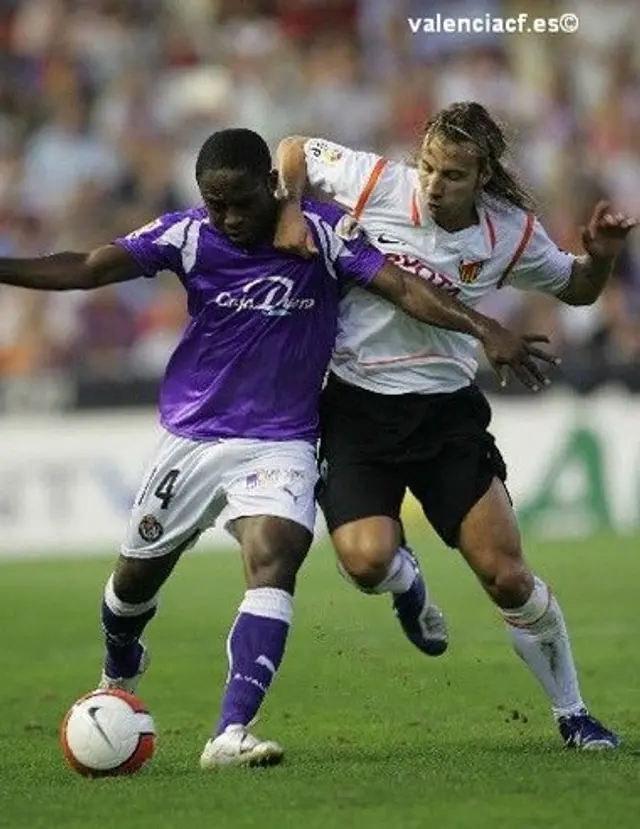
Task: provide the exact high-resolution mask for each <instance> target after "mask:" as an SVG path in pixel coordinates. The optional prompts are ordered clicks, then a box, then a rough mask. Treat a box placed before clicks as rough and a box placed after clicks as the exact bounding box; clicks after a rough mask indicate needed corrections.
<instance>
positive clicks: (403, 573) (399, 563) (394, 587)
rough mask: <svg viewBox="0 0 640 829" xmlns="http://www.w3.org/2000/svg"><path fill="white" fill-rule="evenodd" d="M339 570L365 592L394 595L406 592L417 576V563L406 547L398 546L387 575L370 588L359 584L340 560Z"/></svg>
mask: <svg viewBox="0 0 640 829" xmlns="http://www.w3.org/2000/svg"><path fill="white" fill-rule="evenodd" d="M338 570H339V571H340V574H341V575H342V576H343V577H344V578H345V579H346V580H347V581H348V582H350V583H351V584H353V585H355V586H356V587H357V588H358V590H360V591H362V592H363V593H375V594H379V593H393V594H394V595H398V594H400V593H406V592H407V590H409V588H410V587H411V585H412V584H413V582H414V581H415V578H416V568H415V564H414V562H413V559H412V558H411V557H410V556H409V554H408V553H407V551H406V550H405V549H404V547H398V549H397V550H396V554H395V555H394V557H393V558H392V559H391V563H390V564H389V568H388V570H387V574H386V576H385V577H384V578H383V579H382V581H381V582H380V583H379V584H377V585H376V586H375V587H370V588H368V587H362V586H361V585H359V584H358V583H357V582H356V581H355V579H353V578H352V577H351V576H350V575H349V573H347V571H346V570H345V568H344V566H343V565H342V564H341V563H340V562H338Z"/></svg>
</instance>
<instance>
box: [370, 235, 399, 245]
mask: <svg viewBox="0 0 640 829" xmlns="http://www.w3.org/2000/svg"><path fill="white" fill-rule="evenodd" d="M376 239H377V241H378V242H380V244H381V245H404V244H405V242H402V241H401V240H400V239H394V238H392V237H391V236H387V234H386V233H379V234H378V235H377V236H376Z"/></svg>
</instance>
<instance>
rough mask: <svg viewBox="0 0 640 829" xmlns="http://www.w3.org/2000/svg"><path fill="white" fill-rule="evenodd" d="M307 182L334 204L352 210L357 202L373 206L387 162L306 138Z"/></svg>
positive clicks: (328, 142)
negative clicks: (379, 180)
mask: <svg viewBox="0 0 640 829" xmlns="http://www.w3.org/2000/svg"><path fill="white" fill-rule="evenodd" d="M304 154H305V159H306V163H307V179H308V181H309V184H311V186H312V187H319V188H320V189H321V190H322V191H323V192H324V193H327V194H328V195H330V196H332V197H333V198H334V199H335V201H337V202H338V203H339V204H341V205H343V206H344V207H346V208H347V209H348V210H351V211H353V212H354V213H355V214H356V215H357V214H358V212H359V211H358V210H357V209H356V208H357V206H358V204H359V203H364V202H366V203H367V206H368V207H371V206H373V204H374V203H375V199H376V188H375V185H376V183H377V180H378V178H379V177H380V174H381V173H382V171H383V169H384V167H385V165H386V159H383V158H382V157H381V156H379V155H376V154H375V153H368V152H360V151H357V150H351V149H349V148H348V147H343V146H342V145H340V144H334V143H333V142H332V141H327V140H326V139H324V138H309V139H308V141H306V142H305V145H304Z"/></svg>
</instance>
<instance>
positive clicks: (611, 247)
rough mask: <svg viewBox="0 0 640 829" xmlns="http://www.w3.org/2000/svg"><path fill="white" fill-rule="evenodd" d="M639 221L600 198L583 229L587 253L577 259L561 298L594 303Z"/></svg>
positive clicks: (582, 302) (568, 300)
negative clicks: (615, 211) (612, 207)
mask: <svg viewBox="0 0 640 829" xmlns="http://www.w3.org/2000/svg"><path fill="white" fill-rule="evenodd" d="M637 225H638V219H635V218H632V217H631V216H627V215H626V214H624V213H613V212H612V211H611V205H610V204H609V203H608V202H606V201H601V202H598V204H597V205H596V207H595V209H594V211H593V214H592V216H591V219H590V220H589V224H588V225H587V227H586V228H585V229H584V231H583V233H582V243H583V245H584V249H585V251H586V254H584V255H583V256H579V257H578V258H577V259H576V260H575V262H574V264H573V268H572V271H571V277H570V280H569V284H568V285H567V287H566V288H565V289H564V291H562V293H561V294H559V296H558V298H559V299H560V300H562V302H564V303H566V304H567V305H592V304H593V303H594V302H595V301H596V300H597V299H598V297H599V296H600V294H601V293H602V291H603V289H604V287H605V285H606V284H607V280H608V279H609V277H610V276H611V273H612V271H613V265H614V262H615V260H616V257H617V256H618V255H619V254H620V252H621V251H622V248H623V247H624V244H625V242H626V239H627V236H628V235H629V233H630V232H631V231H632V230H633V228H634V227H637Z"/></svg>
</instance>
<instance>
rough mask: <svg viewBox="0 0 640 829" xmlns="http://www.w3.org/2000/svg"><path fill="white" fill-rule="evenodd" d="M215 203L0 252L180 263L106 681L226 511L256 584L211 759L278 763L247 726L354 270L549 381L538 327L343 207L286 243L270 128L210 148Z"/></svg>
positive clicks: (69, 263)
mask: <svg viewBox="0 0 640 829" xmlns="http://www.w3.org/2000/svg"><path fill="white" fill-rule="evenodd" d="M196 179H197V182H198V186H199V188H200V192H201V194H202V200H203V204H202V205H199V206H196V207H193V208H190V209H187V210H182V211H178V212H176V213H170V214H168V215H165V216H161V217H159V218H158V219H156V220H155V221H153V222H151V223H150V224H148V225H146V226H145V227H143V228H140V229H139V230H136V231H134V232H133V233H130V234H128V235H127V236H125V237H123V238H120V239H116V240H115V241H114V243H112V244H108V245H105V246H102V247H100V248H97V249H96V250H94V251H92V252H90V253H88V254H87V253H58V254H53V255H51V256H45V257H39V258H36V259H0V283H4V284H7V285H17V286H21V287H23V288H32V289H39V290H71V289H92V288H99V287H101V286H103V285H108V284H112V283H117V282H125V281H128V280H131V279H136V278H138V277H149V278H153V277H155V276H156V274H157V273H158V272H160V271H163V270H170V271H173V272H174V273H175V274H176V275H177V276H178V277H179V278H180V280H181V282H182V284H183V285H184V288H185V291H186V295H187V303H188V308H189V315H190V321H189V324H188V326H187V328H186V330H185V332H184V334H183V336H182V339H181V341H180V343H179V344H178V346H177V348H176V350H175V351H174V353H173V355H172V356H171V359H170V361H169V364H168V366H167V370H166V373H165V377H164V380H163V383H162V388H161V393H160V420H161V424H162V427H163V435H162V437H161V440H160V445H159V447H158V450H157V453H156V455H155V457H154V459H153V460H152V462H151V463H150V465H149V469H148V470H147V473H146V475H145V479H144V483H143V484H142V486H141V488H140V491H139V492H138V495H137V496H136V500H135V503H134V505H133V507H132V511H131V516H130V520H129V526H128V529H127V532H126V535H125V539H124V542H123V544H122V547H121V555H120V557H119V559H118V562H117V565H116V568H115V571H114V573H113V575H112V576H111V578H110V579H109V580H108V583H107V585H106V588H105V591H104V598H103V601H102V624H103V628H104V633H105V661H104V667H103V672H102V678H101V682H100V684H101V687H105V688H113V687H116V688H123V689H125V690H130V691H133V690H135V688H136V686H137V683H138V680H139V679H140V676H141V674H142V673H144V671H145V669H146V667H147V662H148V653H147V651H146V649H145V648H144V646H143V645H142V643H141V641H140V639H141V636H142V633H143V631H144V630H145V628H146V626H147V624H148V623H149V622H150V621H151V620H152V619H153V617H154V615H155V613H156V609H157V604H158V594H159V591H160V588H161V586H162V584H163V583H164V582H165V580H166V579H167V578H168V577H169V575H170V573H171V571H172V570H173V568H174V566H175V565H176V563H177V561H178V560H179V558H180V556H181V555H182V553H183V552H184V551H185V550H187V549H189V548H190V547H192V546H193V544H195V542H196V541H197V539H198V538H199V536H200V535H201V534H202V533H203V532H204V531H205V530H206V529H207V527H209V526H211V525H212V524H213V523H215V522H216V521H217V520H219V521H220V523H221V524H222V525H223V526H225V528H227V529H228V530H229V532H230V533H231V534H232V535H233V536H234V537H235V538H236V539H237V540H238V541H239V542H240V545H241V549H242V556H243V559H244V565H245V575H246V580H247V590H246V593H245V595H244V598H243V600H242V602H241V604H240V607H239V609H238V614H237V616H236V618H235V621H234V623H233V625H232V627H231V631H230V633H229V638H228V641H227V653H228V657H229V674H228V681H227V683H226V687H225V690H224V694H223V700H222V706H221V712H220V717H219V720H218V723H217V726H216V728H215V731H214V734H213V735H212V737H211V739H210V740H208V742H207V743H206V745H205V748H204V751H203V753H202V757H201V765H202V766H203V767H204V768H212V767H216V766H219V765H224V764H248V765H254V764H271V763H276V762H278V761H279V760H280V759H281V757H282V748H281V747H280V746H279V745H278V744H277V743H274V742H272V741H268V740H260V739H258V738H257V737H255V736H254V735H253V734H251V733H250V732H249V730H248V728H249V724H250V722H251V721H252V720H253V719H254V718H255V716H256V714H257V712H258V709H259V708H260V706H261V704H262V701H263V699H264V696H265V694H266V693H267V692H268V690H269V687H270V685H271V683H272V681H273V678H274V675H275V674H276V672H277V670H278V668H279V666H280V663H281V661H282V658H283V655H284V650H285V644H286V641H287V636H288V632H289V627H290V625H291V621H292V615H293V594H294V589H295V583H296V575H297V572H298V569H299V567H300V566H301V564H302V562H303V560H304V558H305V556H306V553H307V550H308V549H309V545H310V544H311V540H312V533H313V529H314V523H315V487H316V483H317V478H318V474H317V463H316V442H317V438H318V400H319V396H320V391H321V389H322V382H323V379H324V376H325V372H326V369H327V365H328V363H329V359H330V357H331V351H332V348H333V345H334V341H335V334H336V325H337V318H338V302H339V297H340V294H341V293H342V292H343V291H344V290H345V288H346V287H347V285H348V284H349V283H351V282H354V283H356V284H358V285H360V286H361V287H362V288H363V289H365V290H371V291H378V292H379V293H380V294H381V295H382V296H385V297H386V298H387V300H388V301H390V302H396V303H398V304H399V305H401V306H402V307H403V308H405V310H406V311H407V313H411V314H414V315H415V316H416V317H417V318H420V319H422V320H423V321H425V322H430V323H434V324H436V325H439V324H445V325H449V326H450V327H452V328H456V329H458V330H466V331H469V332H471V333H476V334H477V335H478V336H480V338H481V339H482V340H483V343H484V344H485V347H486V349H487V352H488V354H489V356H490V357H492V358H493V359H494V360H495V362H496V363H498V364H507V365H512V366H513V367H514V368H518V370H520V368H522V369H523V370H525V371H526V372H529V374H527V377H528V381H529V382H534V380H535V377H536V375H537V374H539V369H538V368H537V367H536V366H535V364H533V363H531V356H532V355H534V356H542V357H543V358H545V359H548V357H546V356H545V355H544V354H541V353H540V352H538V350H537V349H536V348H535V347H533V346H531V345H530V343H529V342H527V341H526V340H524V339H522V338H520V337H516V336H514V335H512V334H511V333H510V332H509V331H507V330H506V329H504V328H502V326H499V325H497V324H496V323H495V322H492V321H491V320H489V319H487V318H486V317H484V316H483V315H482V314H476V313H475V312H473V311H471V310H470V309H466V308H465V307H464V305H462V304H461V303H459V302H458V301H457V300H455V299H452V298H451V297H448V296H447V295H446V294H445V293H444V292H442V291H439V290H437V289H436V288H434V287H433V286H429V285H427V284H426V283H424V282H422V281H421V280H420V279H418V278H417V277H415V276H411V275H408V274H406V273H404V272H403V271H401V270H399V269H398V268H396V267H395V266H394V265H391V264H390V263H388V262H386V260H385V258H384V256H383V255H382V253H381V252H380V251H379V250H378V249H377V248H375V247H373V246H372V245H370V244H369V243H368V242H367V240H366V238H365V236H364V234H363V233H362V232H361V231H360V230H359V229H358V227H357V223H356V222H354V220H353V219H352V218H351V217H349V216H347V215H346V214H345V212H344V211H343V210H340V209H339V208H338V207H337V206H336V205H330V204H327V203H324V204H322V203H317V202H312V201H306V202H305V203H304V204H303V207H304V211H305V215H306V217H307V218H308V220H309V221H310V222H311V225H312V227H313V230H312V238H313V241H314V246H315V247H316V248H317V249H318V251H320V255H319V256H317V257H316V258H315V259H313V260H310V261H304V260H303V259H301V258H300V257H298V256H293V255H291V254H287V253H283V252H281V251H278V250H276V249H275V248H274V247H273V234H274V229H275V227H276V223H277V219H278V215H279V210H280V207H281V206H280V204H279V203H278V202H277V201H276V198H275V190H276V185H277V174H276V173H275V171H273V170H272V169H271V156H270V153H269V150H268V148H267V145H266V144H265V142H264V140H263V139H262V138H261V137H260V136H259V135H257V134H256V133H254V132H252V131H251V130H245V129H232V130H222V131H220V132H217V133H214V134H213V135H212V136H211V137H210V138H209V139H208V140H207V141H206V142H205V143H204V145H203V147H202V149H201V150H200V153H199V156H198V160H197V162H196Z"/></svg>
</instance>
